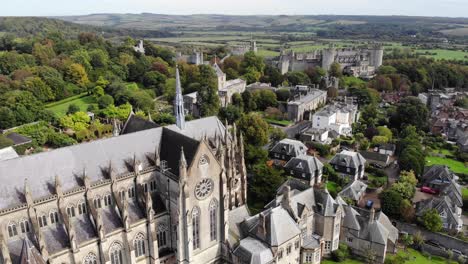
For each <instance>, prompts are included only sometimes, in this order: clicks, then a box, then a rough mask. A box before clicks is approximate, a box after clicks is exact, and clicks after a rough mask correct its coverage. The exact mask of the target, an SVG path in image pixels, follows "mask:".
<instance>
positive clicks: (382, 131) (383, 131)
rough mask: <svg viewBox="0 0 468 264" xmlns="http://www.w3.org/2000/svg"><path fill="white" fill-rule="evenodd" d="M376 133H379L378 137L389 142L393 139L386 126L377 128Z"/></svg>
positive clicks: (390, 131)
mask: <svg viewBox="0 0 468 264" xmlns="http://www.w3.org/2000/svg"><path fill="white" fill-rule="evenodd" d="M377 131H378V132H379V136H383V137H386V138H387V139H388V140H389V141H390V140H392V138H393V133H392V130H390V128H388V127H386V126H379V127H377Z"/></svg>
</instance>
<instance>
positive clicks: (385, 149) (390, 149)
mask: <svg viewBox="0 0 468 264" xmlns="http://www.w3.org/2000/svg"><path fill="white" fill-rule="evenodd" d="M378 149H379V153H380V154H384V155H388V156H393V155H395V150H396V146H395V144H389V143H387V144H382V145H380V146H379V147H378Z"/></svg>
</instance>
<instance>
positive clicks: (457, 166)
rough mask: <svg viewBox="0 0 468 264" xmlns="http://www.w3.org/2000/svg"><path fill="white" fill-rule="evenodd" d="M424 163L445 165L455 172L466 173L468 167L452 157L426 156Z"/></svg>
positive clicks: (467, 172)
mask: <svg viewBox="0 0 468 264" xmlns="http://www.w3.org/2000/svg"><path fill="white" fill-rule="evenodd" d="M426 164H427V165H429V166H430V165H447V166H448V167H449V168H450V169H451V170H452V171H453V172H455V173H465V174H468V168H467V167H466V166H465V164H463V162H460V161H458V160H454V159H447V158H441V157H433V156H428V157H426Z"/></svg>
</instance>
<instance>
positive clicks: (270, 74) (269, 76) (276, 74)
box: [260, 65, 284, 87]
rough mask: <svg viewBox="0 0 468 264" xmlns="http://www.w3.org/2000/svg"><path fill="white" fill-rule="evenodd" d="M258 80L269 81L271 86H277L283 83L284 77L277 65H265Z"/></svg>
mask: <svg viewBox="0 0 468 264" xmlns="http://www.w3.org/2000/svg"><path fill="white" fill-rule="evenodd" d="M260 81H261V82H264V83H270V84H271V85H272V86H274V87H277V86H279V85H281V84H282V83H283V81H284V77H283V75H282V74H281V72H280V71H279V69H278V68H277V67H275V66H272V65H266V66H265V70H264V74H263V76H262V77H261V78H260Z"/></svg>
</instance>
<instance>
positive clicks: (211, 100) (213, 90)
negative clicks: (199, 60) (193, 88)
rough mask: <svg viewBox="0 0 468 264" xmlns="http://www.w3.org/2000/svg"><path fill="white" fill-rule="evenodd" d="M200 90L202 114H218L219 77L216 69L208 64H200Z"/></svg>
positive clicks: (199, 97)
mask: <svg viewBox="0 0 468 264" xmlns="http://www.w3.org/2000/svg"><path fill="white" fill-rule="evenodd" d="M199 69H200V79H199V80H198V83H200V90H198V99H199V100H200V104H201V109H200V111H201V114H202V116H212V115H217V114H218V111H219V107H220V104H219V96H218V89H217V77H216V74H215V72H214V70H213V69H212V68H211V67H210V66H208V65H200V66H199Z"/></svg>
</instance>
